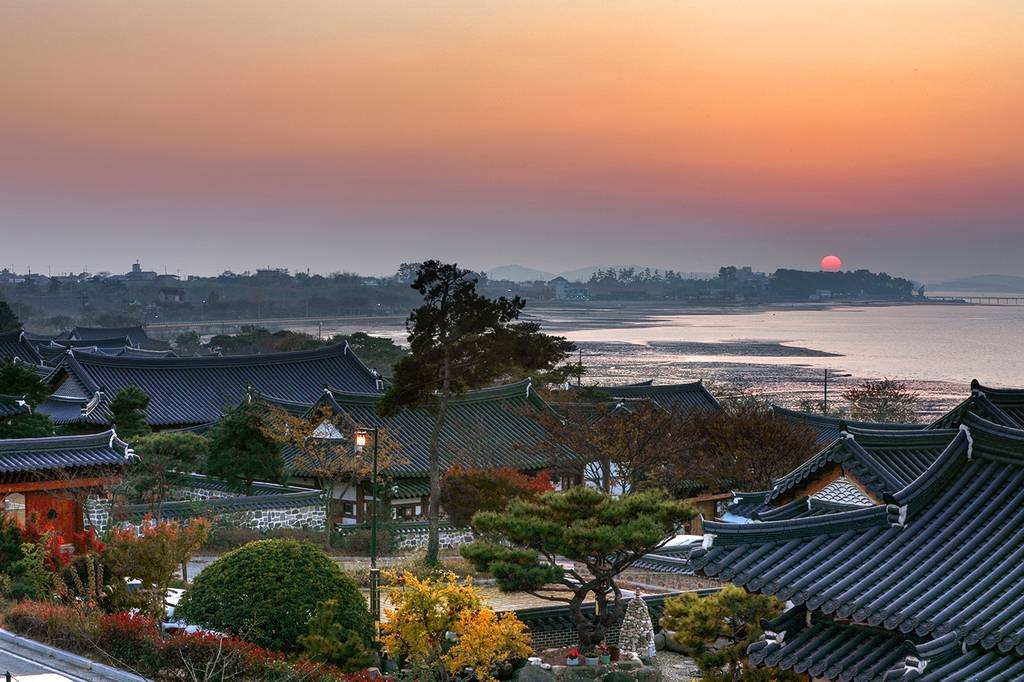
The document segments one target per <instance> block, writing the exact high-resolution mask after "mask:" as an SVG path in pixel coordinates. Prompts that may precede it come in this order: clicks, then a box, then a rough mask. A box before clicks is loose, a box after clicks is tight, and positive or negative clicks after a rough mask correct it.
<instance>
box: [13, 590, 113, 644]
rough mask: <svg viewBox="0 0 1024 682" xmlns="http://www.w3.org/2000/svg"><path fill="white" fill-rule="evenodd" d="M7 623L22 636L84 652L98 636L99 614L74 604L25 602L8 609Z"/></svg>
mask: <svg viewBox="0 0 1024 682" xmlns="http://www.w3.org/2000/svg"><path fill="white" fill-rule="evenodd" d="M4 623H5V624H6V626H7V627H8V628H9V629H11V630H13V631H14V632H17V633H18V634H20V635H25V636H26V637H31V638H33V639H38V640H41V641H44V642H48V643H50V644H53V645H55V646H58V647H62V648H66V649H71V650H73V651H82V650H83V648H84V647H87V646H88V644H89V643H90V642H91V641H93V640H95V639H96V637H97V635H98V631H99V614H98V613H96V612H95V611H90V610H87V609H83V608H77V607H74V606H65V605H61V604H55V603H50V602H37V601H22V602H17V603H14V604H11V605H10V606H9V607H8V608H7V610H6V611H5V612H4Z"/></svg>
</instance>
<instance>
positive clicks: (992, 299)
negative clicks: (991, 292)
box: [927, 296, 1024, 306]
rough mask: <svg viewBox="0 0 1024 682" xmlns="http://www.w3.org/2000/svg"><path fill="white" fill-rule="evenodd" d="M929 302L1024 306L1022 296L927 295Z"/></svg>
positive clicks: (1023, 297)
mask: <svg viewBox="0 0 1024 682" xmlns="http://www.w3.org/2000/svg"><path fill="white" fill-rule="evenodd" d="M927 298H928V301H929V302H934V303H961V304H964V303H966V304H969V305H1000V306H1024V296H928V297H927Z"/></svg>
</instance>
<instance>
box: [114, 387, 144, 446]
mask: <svg viewBox="0 0 1024 682" xmlns="http://www.w3.org/2000/svg"><path fill="white" fill-rule="evenodd" d="M148 407H149V396H148V395H146V392H145V391H143V390H142V389H141V388H139V387H138V386H134V385H129V386H125V387H124V388H122V389H121V390H120V391H118V392H117V395H115V396H114V399H113V400H111V401H110V412H111V414H112V415H113V416H114V428H115V429H116V430H117V435H118V436H120V437H121V438H124V439H129V438H134V437H136V436H144V435H146V434H147V433H149V432H150V428H149V422H147V421H146V408H148Z"/></svg>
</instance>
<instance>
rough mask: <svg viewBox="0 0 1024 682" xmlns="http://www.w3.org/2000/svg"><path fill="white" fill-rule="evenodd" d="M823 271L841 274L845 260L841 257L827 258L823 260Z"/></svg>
mask: <svg viewBox="0 0 1024 682" xmlns="http://www.w3.org/2000/svg"><path fill="white" fill-rule="evenodd" d="M821 269H822V270H824V271H826V272H839V271H840V270H842V269H843V259H842V258H840V257H839V256H833V255H828V256H825V257H824V258H822V259H821Z"/></svg>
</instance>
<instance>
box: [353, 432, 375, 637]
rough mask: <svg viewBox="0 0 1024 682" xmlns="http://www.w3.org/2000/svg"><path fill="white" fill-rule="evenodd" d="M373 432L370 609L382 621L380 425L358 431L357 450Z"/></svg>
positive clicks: (363, 446)
mask: <svg viewBox="0 0 1024 682" xmlns="http://www.w3.org/2000/svg"><path fill="white" fill-rule="evenodd" d="M370 434H373V469H372V473H371V474H370V488H371V489H372V490H373V500H372V502H371V507H370V611H371V612H372V613H373V622H374V623H380V569H379V568H377V495H378V494H379V492H380V491H378V490H377V443H378V441H379V440H380V439H379V438H378V436H379V435H380V427H377V426H374V427H373V428H372V429H359V430H358V431H356V451H357V452H362V451H363V448H365V447H366V439H367V438H368V437H370Z"/></svg>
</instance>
